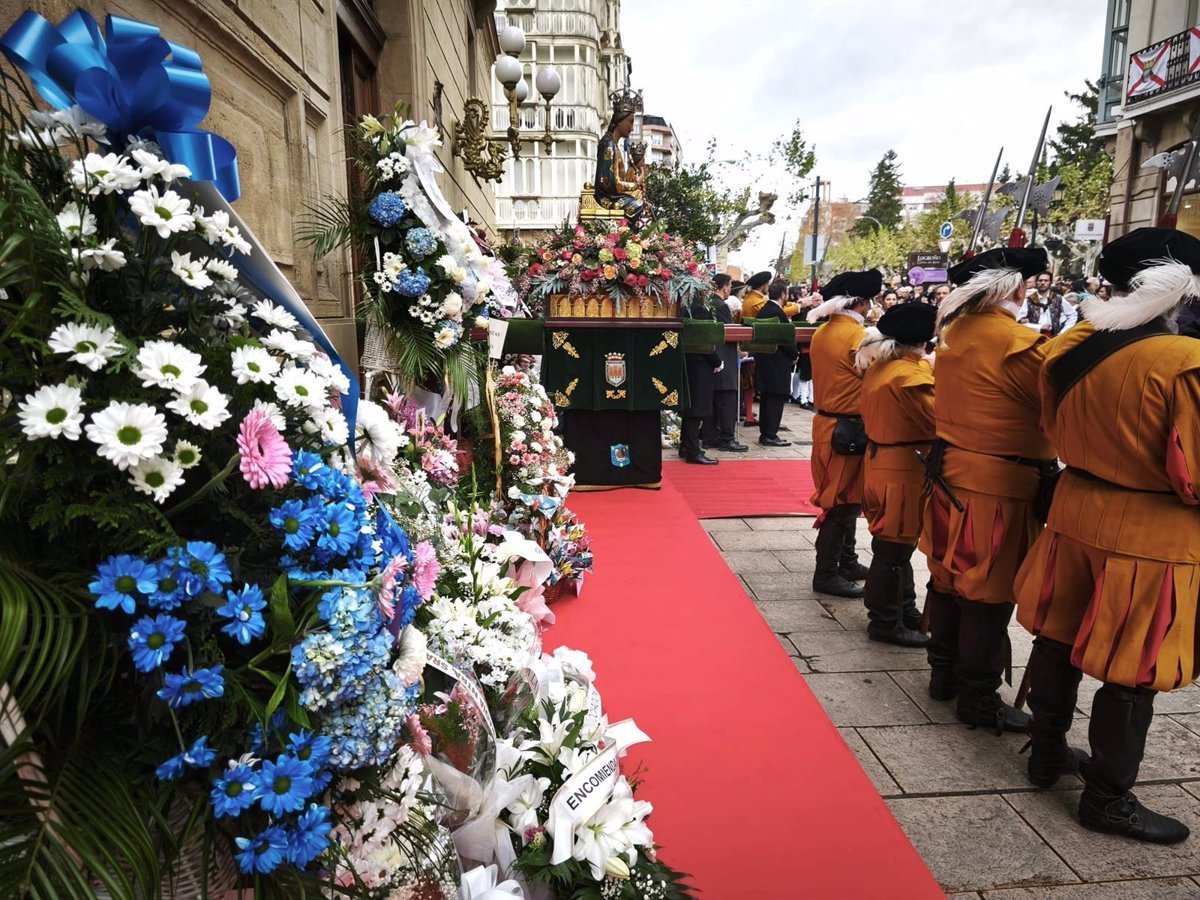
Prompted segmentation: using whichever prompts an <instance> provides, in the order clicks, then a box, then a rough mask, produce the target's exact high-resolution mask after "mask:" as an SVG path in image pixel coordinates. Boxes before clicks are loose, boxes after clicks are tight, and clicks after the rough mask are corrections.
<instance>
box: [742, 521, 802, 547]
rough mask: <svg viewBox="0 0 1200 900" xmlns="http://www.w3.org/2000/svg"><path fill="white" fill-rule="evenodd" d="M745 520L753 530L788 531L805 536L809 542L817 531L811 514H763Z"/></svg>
mask: <svg viewBox="0 0 1200 900" xmlns="http://www.w3.org/2000/svg"><path fill="white" fill-rule="evenodd" d="M745 522H746V525H747V527H749V528H750V529H751V530H752V531H786V532H788V533H789V534H795V535H799V536H800V537H803V538H805V540H806V541H807V542H808V543H809V544H811V543H812V538H813V537H815V536H816V533H817V532H816V529H815V528H813V527H812V523H813V520H812V518H811V517H809V516H761V517H758V518H753V519H746V520H745Z"/></svg>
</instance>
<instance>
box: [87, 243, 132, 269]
mask: <svg viewBox="0 0 1200 900" xmlns="http://www.w3.org/2000/svg"><path fill="white" fill-rule="evenodd" d="M116 243H117V239H116V238H109V239H108V240H107V241H104V242H102V243H100V244H99V245H97V246H95V247H88V248H87V249H86V250H84V251H82V252H81V253H80V254H79V261H80V262H81V263H82V264H83V267H84V268H85V269H100V270H101V271H102V272H115V271H117V269H119V268H121V267H122V266H124V265H125V254H124V253H122V252H121V251H120V250H114V249H113V247H115V246H116Z"/></svg>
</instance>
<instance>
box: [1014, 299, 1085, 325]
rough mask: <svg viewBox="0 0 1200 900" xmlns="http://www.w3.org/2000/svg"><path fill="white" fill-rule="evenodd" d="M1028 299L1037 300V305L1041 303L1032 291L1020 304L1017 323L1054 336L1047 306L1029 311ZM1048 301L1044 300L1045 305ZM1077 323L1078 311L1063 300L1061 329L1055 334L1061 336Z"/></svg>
mask: <svg viewBox="0 0 1200 900" xmlns="http://www.w3.org/2000/svg"><path fill="white" fill-rule="evenodd" d="M1030 299H1034V300H1037V301H1038V303H1039V304H1040V303H1041V302H1042V300H1041V298H1040V297H1039V296H1038V293H1037V292H1036V291H1034V292H1033V294H1031V295H1030V296H1027V297H1026V298H1025V302H1024V303H1022V304H1021V309H1020V311H1019V312H1018V313H1017V321H1018V322H1022V323H1023V324H1025V325H1027V326H1029V327H1030V328H1032V329H1033V330H1034V331H1049V332H1050V333H1051V334H1054V333H1055V332H1054V329H1053V323H1052V322H1051V320H1050V308H1049V307H1048V306H1047V307H1045V308H1035V309H1031V308H1030V304H1029V301H1030ZM1049 299H1050V298H1046V302H1047V303H1048V302H1049ZM1078 321H1079V312H1078V310H1076V309H1075V307H1073V306H1072V305H1071V304H1070V303H1068V302H1067V301H1066V300H1063V301H1062V320H1061V321H1060V323H1059V324H1060V325H1061V327H1060V328H1059V329H1058V332H1057V333H1058V334H1062V333H1063V332H1064V331H1066V330H1067V329H1068V328H1073V327H1074V325H1075V323H1076V322H1078Z"/></svg>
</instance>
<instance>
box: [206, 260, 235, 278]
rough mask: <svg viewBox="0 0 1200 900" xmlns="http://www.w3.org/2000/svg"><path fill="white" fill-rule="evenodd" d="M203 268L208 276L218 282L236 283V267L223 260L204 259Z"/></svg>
mask: <svg viewBox="0 0 1200 900" xmlns="http://www.w3.org/2000/svg"><path fill="white" fill-rule="evenodd" d="M204 268H205V269H207V270H208V274H209V275H211V276H212V277H213V278H216V279H218V280H220V281H236V280H237V277H238V270H237V267H236V266H235V265H234V264H233V263H231V262H226V261H225V260H223V259H213V258H212V257H205V259H204Z"/></svg>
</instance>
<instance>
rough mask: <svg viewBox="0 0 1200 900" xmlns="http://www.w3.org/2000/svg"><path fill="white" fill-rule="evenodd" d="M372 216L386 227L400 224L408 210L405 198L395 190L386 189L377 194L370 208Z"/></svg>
mask: <svg viewBox="0 0 1200 900" xmlns="http://www.w3.org/2000/svg"><path fill="white" fill-rule="evenodd" d="M368 212H369V213H370V215H371V218H372V219H374V220H375V221H376V222H378V223H379V224H380V225H382V226H383V227H384V228H392V227H394V226H396V225H398V224H400V220H401V219H403V218H404V214H405V213H407V212H408V207H407V206H405V204H404V200H403V199H402V198H401V197H400V195H399V194H398V193H396V192H395V191H384V192H383V193H382V194H377V195H376V196H375V199H374V200H372V201H371V206H370V208H369V209H368Z"/></svg>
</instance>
